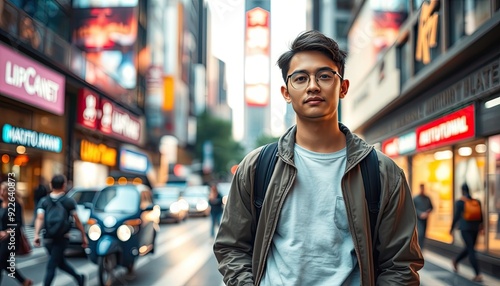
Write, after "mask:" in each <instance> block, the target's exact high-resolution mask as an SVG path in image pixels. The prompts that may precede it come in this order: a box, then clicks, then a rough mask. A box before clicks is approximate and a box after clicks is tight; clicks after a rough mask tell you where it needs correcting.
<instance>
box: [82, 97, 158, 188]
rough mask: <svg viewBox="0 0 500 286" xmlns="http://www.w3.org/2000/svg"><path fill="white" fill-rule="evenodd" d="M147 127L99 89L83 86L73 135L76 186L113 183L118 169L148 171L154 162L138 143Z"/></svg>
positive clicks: (138, 172)
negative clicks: (150, 161) (151, 162)
mask: <svg viewBox="0 0 500 286" xmlns="http://www.w3.org/2000/svg"><path fill="white" fill-rule="evenodd" d="M143 129H144V128H143V126H142V121H140V120H139V118H138V117H137V116H135V115H133V114H131V113H130V112H129V111H127V110H125V109H123V108H121V107H119V106H118V105H116V104H115V103H114V102H112V101H110V100H108V99H106V98H104V97H102V96H100V95H99V94H97V93H96V92H93V91H91V90H89V89H87V88H81V89H79V92H78V97H77V105H76V124H75V135H74V138H73V150H74V152H73V172H72V173H73V176H72V177H73V183H74V186H78V187H91V186H103V185H106V184H112V183H114V181H112V180H110V177H114V176H113V175H114V174H117V173H132V174H135V175H145V174H146V173H147V171H148V170H150V163H149V159H148V156H147V155H146V154H145V153H144V152H143V151H142V150H141V148H140V147H138V146H140V142H141V138H142V132H143ZM124 146H129V147H128V148H124Z"/></svg>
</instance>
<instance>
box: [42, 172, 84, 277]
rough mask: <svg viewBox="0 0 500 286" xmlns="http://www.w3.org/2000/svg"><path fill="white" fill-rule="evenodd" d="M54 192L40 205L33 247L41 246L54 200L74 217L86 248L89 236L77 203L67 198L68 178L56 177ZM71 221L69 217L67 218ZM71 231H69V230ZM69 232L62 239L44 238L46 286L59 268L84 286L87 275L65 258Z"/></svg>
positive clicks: (53, 186) (53, 182) (53, 179)
mask: <svg viewBox="0 0 500 286" xmlns="http://www.w3.org/2000/svg"><path fill="white" fill-rule="evenodd" d="M51 187H52V192H51V193H50V194H49V195H48V196H45V197H44V198H43V199H42V200H41V201H40V203H39V205H38V211H37V217H36V221H35V237H34V241H33V245H34V246H35V247H39V246H40V230H41V229H42V226H43V225H44V218H45V213H46V212H47V209H48V208H49V205H50V202H49V201H48V200H52V202H54V203H55V202H56V201H57V200H59V202H61V203H62V205H63V206H64V208H65V209H66V211H67V214H68V215H71V216H73V219H74V221H75V224H76V227H77V228H78V229H79V230H80V232H81V234H82V241H83V243H82V247H83V248H86V247H87V244H88V241H87V235H86V234H85V231H84V229H83V225H82V223H81V222H80V219H79V218H78V215H77V213H76V202H75V200H74V199H73V198H70V197H66V196H65V195H66V192H65V190H66V177H65V176H64V175H55V176H54V177H53V178H52V181H51ZM67 219H68V220H69V216H68V218H67ZM68 231H69V229H68ZM68 231H66V233H65V234H64V235H62V236H60V237H49V236H48V235H47V234H45V236H44V244H45V248H46V249H47V252H48V255H49V257H50V258H49V261H48V263H47V272H46V273H45V279H44V285H45V286H50V285H51V283H52V280H53V279H54V274H55V271H56V267H59V268H60V269H61V270H63V271H65V272H66V273H68V274H69V275H71V276H73V277H74V278H75V280H76V281H77V283H78V285H79V286H82V285H84V282H85V275H80V274H78V273H76V271H75V270H74V269H73V267H71V265H69V264H68V262H67V261H66V258H65V257H64V251H65V250H66V248H67V247H68V243H69V238H68Z"/></svg>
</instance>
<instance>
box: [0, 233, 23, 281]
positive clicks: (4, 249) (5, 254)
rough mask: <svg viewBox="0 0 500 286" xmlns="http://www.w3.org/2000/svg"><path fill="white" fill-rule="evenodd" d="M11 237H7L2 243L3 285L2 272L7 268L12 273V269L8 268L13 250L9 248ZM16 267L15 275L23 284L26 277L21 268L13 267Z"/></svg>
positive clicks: (0, 245) (0, 279)
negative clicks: (20, 270)
mask: <svg viewBox="0 0 500 286" xmlns="http://www.w3.org/2000/svg"><path fill="white" fill-rule="evenodd" d="M8 247H9V239H8V238H7V239H6V240H4V241H2V242H1V243H0V285H2V272H3V270H5V272H7V273H11V272H12V270H9V269H7V268H8V267H9V266H10V262H8V261H7V260H8V259H9V257H10V253H11V252H12V251H11V250H9V248H8ZM16 258H17V257H16ZM13 268H14V269H13V270H14V277H15V278H16V279H17V281H19V283H21V284H23V283H24V280H26V279H25V278H24V276H23V275H21V273H20V272H19V269H18V268H16V266H14V267H13Z"/></svg>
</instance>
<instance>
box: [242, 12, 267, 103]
mask: <svg viewBox="0 0 500 286" xmlns="http://www.w3.org/2000/svg"><path fill="white" fill-rule="evenodd" d="M269 17H270V15H269V11H267V10H264V9H262V8H260V7H257V8H254V9H252V10H249V11H247V12H246V29H245V102H246V104H247V105H248V106H259V107H263V106H267V105H268V104H269V85H270V71H269V70H270V44H269V43H270V29H269V28H270V27H269V23H270V21H269V20H270V19H269Z"/></svg>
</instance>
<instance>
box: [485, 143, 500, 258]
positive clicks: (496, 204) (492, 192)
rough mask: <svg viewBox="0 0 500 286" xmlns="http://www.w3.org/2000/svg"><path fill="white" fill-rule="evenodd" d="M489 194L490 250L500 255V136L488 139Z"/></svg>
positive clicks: (488, 229) (488, 224)
mask: <svg viewBox="0 0 500 286" xmlns="http://www.w3.org/2000/svg"><path fill="white" fill-rule="evenodd" d="M488 193H489V202H488V216H487V219H488V220H487V221H488V223H487V226H488V228H487V229H486V230H487V232H486V233H487V234H488V250H489V252H491V253H494V254H495V255H500V135H496V136H493V137H490V138H489V139H488ZM485 225H486V224H485Z"/></svg>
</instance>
